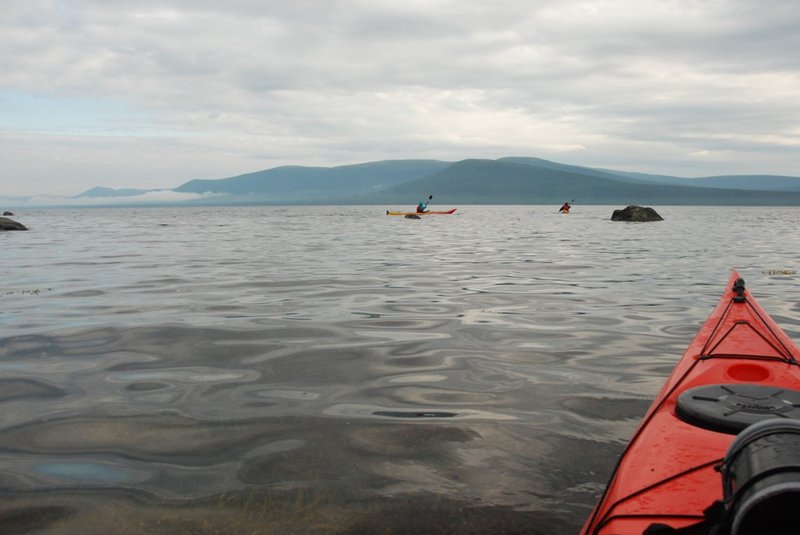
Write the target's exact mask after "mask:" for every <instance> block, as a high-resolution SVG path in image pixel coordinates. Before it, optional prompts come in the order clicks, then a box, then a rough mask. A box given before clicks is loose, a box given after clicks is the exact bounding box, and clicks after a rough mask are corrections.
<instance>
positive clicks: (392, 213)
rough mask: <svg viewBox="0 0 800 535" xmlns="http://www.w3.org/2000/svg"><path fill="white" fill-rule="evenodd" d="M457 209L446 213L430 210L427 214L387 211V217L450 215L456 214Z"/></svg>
mask: <svg viewBox="0 0 800 535" xmlns="http://www.w3.org/2000/svg"><path fill="white" fill-rule="evenodd" d="M456 210H457V208H453V209H452V210H446V211H436V210H429V211H427V212H398V211H394V210H386V215H449V214H452V213H453V212H455V211H456Z"/></svg>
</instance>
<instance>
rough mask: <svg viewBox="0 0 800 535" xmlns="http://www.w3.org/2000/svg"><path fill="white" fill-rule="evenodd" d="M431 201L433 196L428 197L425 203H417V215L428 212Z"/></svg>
mask: <svg viewBox="0 0 800 535" xmlns="http://www.w3.org/2000/svg"><path fill="white" fill-rule="evenodd" d="M431 199H433V195H428V200H427V201H419V203H417V213H418V214H424V213H425V212H427V211H428V203H429V202H430V201H431Z"/></svg>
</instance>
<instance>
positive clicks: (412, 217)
mask: <svg viewBox="0 0 800 535" xmlns="http://www.w3.org/2000/svg"><path fill="white" fill-rule="evenodd" d="M405 217H406V219H422V218H421V217H420V216H418V215H416V214H408V215H406V216H405Z"/></svg>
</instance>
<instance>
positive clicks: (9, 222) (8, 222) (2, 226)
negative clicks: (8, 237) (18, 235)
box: [0, 217, 28, 230]
mask: <svg viewBox="0 0 800 535" xmlns="http://www.w3.org/2000/svg"><path fill="white" fill-rule="evenodd" d="M0 230H28V227H26V226H25V225H23V224H22V223H17V222H16V221H14V220H13V219H9V218H7V217H0Z"/></svg>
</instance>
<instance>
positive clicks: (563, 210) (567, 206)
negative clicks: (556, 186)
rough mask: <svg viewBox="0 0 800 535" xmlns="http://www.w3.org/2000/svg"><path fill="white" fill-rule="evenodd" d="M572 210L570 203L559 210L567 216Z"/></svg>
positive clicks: (566, 203)
mask: <svg viewBox="0 0 800 535" xmlns="http://www.w3.org/2000/svg"><path fill="white" fill-rule="evenodd" d="M570 208H572V207H571V206H570V205H569V203H568V202H565V203H564V205H563V206H562V207H561V208H560V209H559V210H558V211H559V212H564V213H565V214H568V213H569V209H570Z"/></svg>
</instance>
